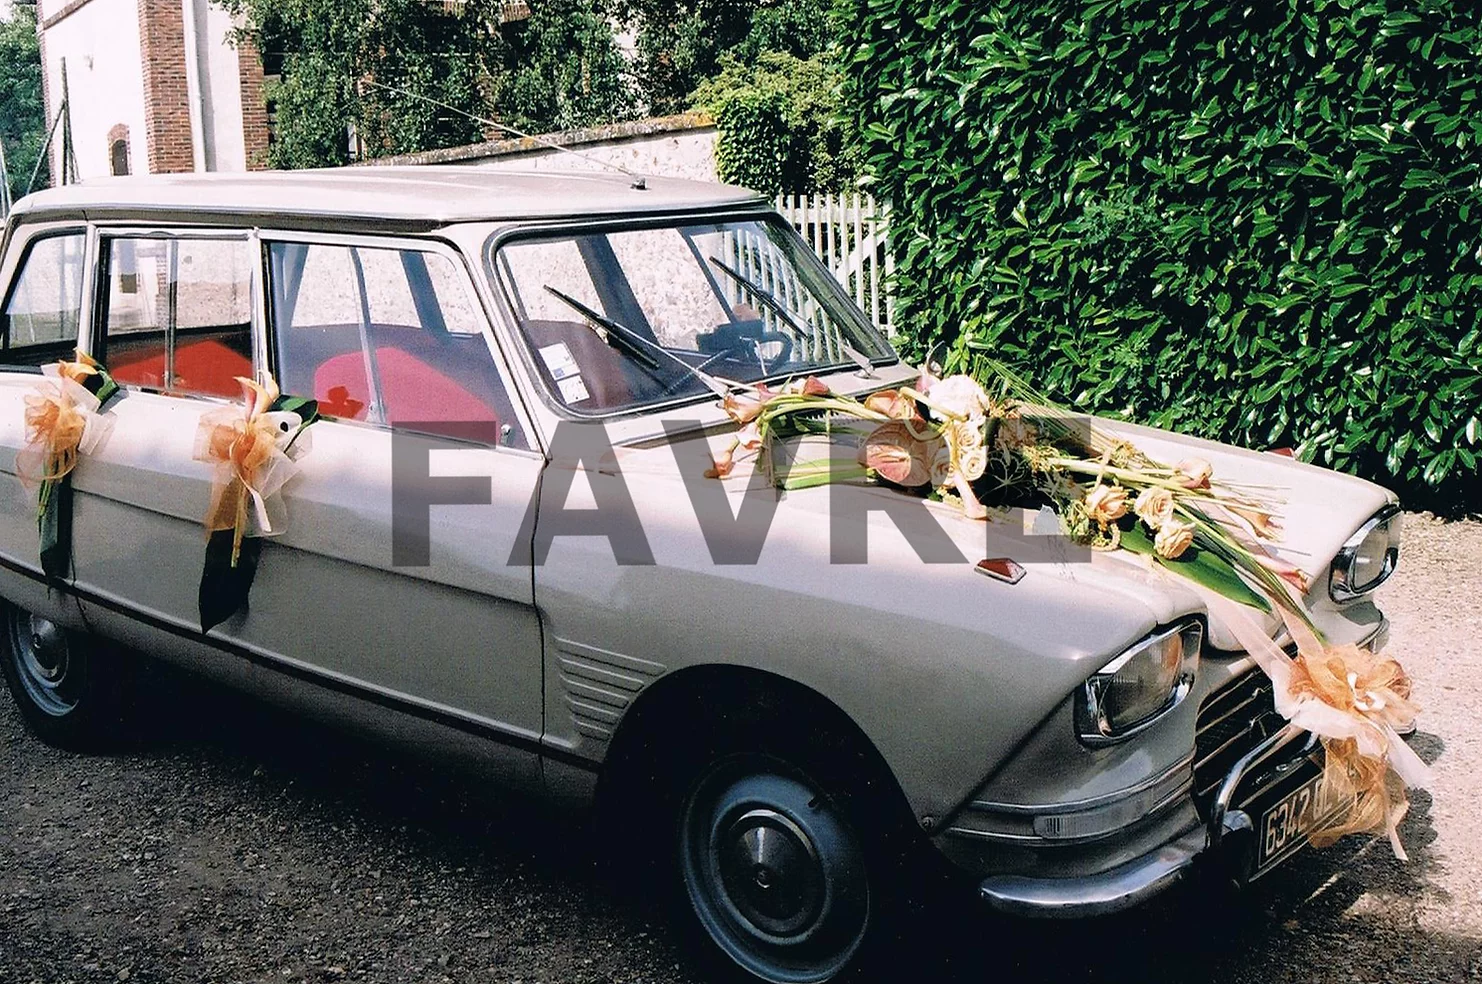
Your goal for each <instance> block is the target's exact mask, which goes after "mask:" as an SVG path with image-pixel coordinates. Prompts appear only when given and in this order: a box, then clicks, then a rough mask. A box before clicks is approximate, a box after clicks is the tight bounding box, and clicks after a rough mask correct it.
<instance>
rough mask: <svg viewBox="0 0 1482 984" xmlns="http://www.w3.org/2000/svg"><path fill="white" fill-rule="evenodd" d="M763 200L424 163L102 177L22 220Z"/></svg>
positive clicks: (619, 210) (19, 205)
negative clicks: (51, 215) (47, 216)
mask: <svg viewBox="0 0 1482 984" xmlns="http://www.w3.org/2000/svg"><path fill="white" fill-rule="evenodd" d="M638 185H641V186H642V187H638ZM757 204H764V200H763V199H762V198H761V196H759V195H758V194H757V193H756V192H754V191H748V190H746V189H744V188H737V187H734V186H732V185H723V184H714V183H710V182H705V181H689V180H683V179H678V178H659V177H644V178H642V179H641V181H640V180H637V179H635V177H634V176H631V175H628V174H623V173H616V172H613V173H604V172H588V171H554V170H550V171H503V170H493V169H490V168H483V167H477V166H466V165H465V166H459V165H442V166H438V165H417V166H385V167H343V168H325V169H318V170H302V171H249V172H236V173H223V172H214V173H190V174H151V175H138V176H132V177H118V178H96V179H88V180H86V181H83V182H80V183H78V184H71V185H64V186H62V187H58V188H52V189H48V190H46V191H40V192H36V193H35V194H32V195H29V196H27V197H25V198H23V199H21V200H20V201H18V202H16V204H15V209H14V214H15V216H16V217H17V218H20V217H22V216H24V215H28V214H29V215H32V216H34V217H38V218H39V217H41V214H43V213H64V214H72V215H76V214H79V213H80V214H82V215H84V216H86V217H88V218H93V217H96V216H102V215H105V214H125V215H131V216H138V215H155V214H188V215H224V214H225V215H253V216H300V217H332V218H342V219H352V220H353V219H381V220H387V221H391V222H395V223H398V224H403V223H405V224H414V225H421V226H437V225H446V224H449V223H454V222H470V221H487V220H501V219H554V218H576V217H593V216H620V215H632V214H651V213H654V212H675V211H693V210H708V209H717V208H727V207H734V206H740V205H757Z"/></svg>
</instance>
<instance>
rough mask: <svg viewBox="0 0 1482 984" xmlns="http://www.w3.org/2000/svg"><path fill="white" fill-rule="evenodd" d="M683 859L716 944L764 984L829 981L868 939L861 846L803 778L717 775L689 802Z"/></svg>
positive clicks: (731, 768)
mask: <svg viewBox="0 0 1482 984" xmlns="http://www.w3.org/2000/svg"><path fill="white" fill-rule="evenodd" d="M680 860H681V870H682V873H683V875H684V881H685V888H686V889H687V890H688V892H689V897H690V901H691V903H692V904H693V905H694V908H695V914H696V915H697V916H698V917H699V919H700V922H701V924H702V925H703V926H704V927H705V929H706V931H707V932H708V933H709V934H710V937H711V939H713V940H714V941H715V943H716V945H718V946H719V947H720V948H721V949H722V950H724V951H725V952H726V953H727V954H729V955H730V957H731V958H732V959H734V960H735V961H736V962H737V963H738V964H740V965H741V966H742V967H744V968H746V969H747V970H748V971H750V972H751V973H752V974H754V975H755V976H757V977H759V978H761V979H762V980H765V981H772V982H777V984H805V982H816V981H826V980H829V979H830V978H832V977H834V976H835V975H836V974H837V973H838V972H839V970H841V969H842V968H843V967H844V965H845V964H847V963H848V962H849V960H850V958H851V957H852V956H853V955H854V952H855V951H856V950H857V949H858V948H859V945H860V943H861V942H862V941H863V939H864V935H865V929H866V927H867V926H868V923H869V918H870V900H869V895H870V892H869V883H868V880H867V878H866V875H865V865H864V859H863V857H862V855H861V853H860V850H859V846H858V843H857V840H856V838H855V836H854V834H853V833H852V831H850V830H849V828H848V827H847V826H846V825H845V823H844V822H843V820H842V818H841V817H840V816H839V815H838V814H837V813H836V812H835V810H834V808H833V807H832V805H831V804H830V803H829V801H828V800H827V799H826V798H825V797H823V796H821V795H820V794H819V793H818V792H817V791H815V790H813V789H811V788H809V786H808V785H807V784H806V783H804V782H802V781H800V780H798V779H795V778H792V777H790V776H782V775H776V774H772V773H769V772H747V771H746V770H744V769H740V768H738V767H737V766H736V765H735V764H731V765H723V766H718V767H717V768H715V769H713V770H712V771H711V773H710V774H709V775H708V776H707V777H705V778H704V779H702V780H701V781H700V782H698V783H696V785H695V787H694V789H693V790H692V791H691V793H690V795H689V797H688V799H687V800H686V803H685V810H684V817H683V825H682V828H681V855H680Z"/></svg>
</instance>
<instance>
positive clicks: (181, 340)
mask: <svg viewBox="0 0 1482 984" xmlns="http://www.w3.org/2000/svg"><path fill="white" fill-rule="evenodd" d="M256 252H257V247H256V243H255V240H254V238H253V237H252V235H251V233H250V232H249V231H247V230H232V229H220V230H204V229H202V230H168V229H157V228H156V229H142V228H104V229H101V230H99V231H98V233H97V235H96V255H97V257H98V261H97V275H96V285H95V289H94V292H93V303H92V310H91V332H90V334H89V348H90V351H91V353H92V354H93V355H94V356H95V357H96V358H98V359H99V360H101V361H102V362H103V363H105V364H106V365H107V366H108V367H109V369H110V371H111V372H112V373H113V376H114V379H115V380H116V381H117V382H118V383H119V384H120V386H121V387H122V392H121V393H120V394H119V395H118V396H117V397H115V398H114V399H113V400H112V401H110V402H109V404H108V407H107V413H108V416H109V417H111V418H112V420H113V428H112V432H111V434H110V435H109V437H108V439H107V440H106V441H105V442H104V443H103V445H102V446H101V447H100V448H99V449H98V450H97V451H95V452H94V453H92V454H89V455H87V456H86V458H85V459H84V460H83V461H82V462H81V463H80V464H79V465H78V468H77V471H76V472H75V474H74V477H73V486H74V489H75V497H74V505H73V544H72V546H73V574H74V578H75V583H76V585H77V588H78V590H79V593H80V594H81V595H82V597H83V598H84V608H85V610H88V611H90V612H92V613H93V614H94V615H95V616H96V617H97V618H98V619H99V620H100V622H101V621H107V623H108V625H109V627H110V629H112V630H113V631H118V632H120V633H122V634H123V635H124V636H125V638H126V639H127V640H128V641H129V642H132V643H134V644H137V645H140V646H144V647H148V648H152V649H153V648H159V649H164V650H167V651H170V652H174V653H178V654H180V655H189V654H191V653H192V652H193V649H192V648H191V647H192V643H193V642H196V641H198V640H195V639H194V638H193V637H194V636H198V635H199V631H198V629H199V619H198V617H197V615H196V589H197V586H198V584H199V580H200V574H201V567H202V560H203V548H204V544H205V539H204V537H205V533H204V531H203V527H202V520H203V518H204V515H205V512H204V507H205V504H206V503H208V502H209V501H210V495H211V477H212V472H211V469H210V468H209V467H208V466H206V465H204V464H202V463H200V462H197V461H195V460H194V457H193V451H194V446H195V431H196V424H197V421H198V420H199V419H200V416H201V414H202V413H204V412H206V411H208V410H212V409H216V408H218V407H221V406H224V405H226V404H227V403H228V402H230V401H232V400H235V399H237V398H238V397H237V393H238V392H239V386H238V384H237V382H236V380H235V377H237V376H240V375H248V376H251V375H252V374H253V372H254V366H255V357H254V344H253V322H254V320H255V316H254V308H255V306H256V304H255V301H254V298H255V296H256V292H257V289H258V286H259V274H258V273H257V266H258V264H257V262H256Z"/></svg>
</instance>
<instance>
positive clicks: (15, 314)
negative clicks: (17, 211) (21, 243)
mask: <svg viewBox="0 0 1482 984" xmlns="http://www.w3.org/2000/svg"><path fill="white" fill-rule="evenodd" d="M84 242H85V241H84V238H83V234H82V233H80V232H77V233H67V234H64V235H59V236H46V237H44V238H41V239H38V240H36V241H35V242H33V243H31V245H30V247H29V248H28V249H27V251H26V256H25V259H23V260H22V261H21V264H20V267H19V270H20V273H19V275H18V276H17V277H16V278H15V281H14V287H13V288H12V290H11V292H10V296H9V297H7V298H6V299H5V308H4V324H3V327H0V332H3V336H4V338H3V341H4V347H5V358H4V361H5V362H8V363H11V364H12V365H42V364H44V363H47V362H54V361H56V360H57V359H61V358H71V357H72V353H73V350H74V349H76V347H77V329H78V321H79V318H80V317H81V312H82V274H83V257H84V253H85V249H84Z"/></svg>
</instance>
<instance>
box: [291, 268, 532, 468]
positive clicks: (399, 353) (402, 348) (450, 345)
mask: <svg viewBox="0 0 1482 984" xmlns="http://www.w3.org/2000/svg"><path fill="white" fill-rule="evenodd" d="M268 283H269V295H270V298H271V306H272V314H271V321H272V332H273V343H274V346H275V351H276V355H277V363H278V381H279V383H280V384H281V386H282V387H283V390H284V392H287V393H294V394H297V395H302V396H312V397H313V398H314V399H316V400H318V401H319V409H320V412H321V413H324V414H327V415H329V416H333V417H340V418H344V419H349V420H364V421H368V422H371V423H378V424H387V425H390V426H391V427H395V428H403V429H408V430H415V431H421V432H425V433H433V434H444V435H447V436H452V437H461V438H469V439H475V440H486V441H488V442H489V443H495V442H496V441H497V442H498V443H500V444H503V445H504V446H506V447H518V448H528V447H529V446H530V445H529V442H528V439H527V438H526V436H525V433H524V430H523V429H522V428H521V426H520V423H519V420H518V418H516V416H515V413H514V406H513V403H512V401H511V399H510V395H509V393H508V391H507V390H506V389H505V386H504V383H503V381H502V380H501V379H500V376H499V370H498V368H497V367H496V366H495V363H494V359H493V356H492V355H491V354H490V352H489V348H488V344H487V343H486V342H485V338H484V332H483V325H484V318H483V313H482V311H481V309H480V308H479V306H478V300H477V298H476V297H474V295H473V293H472V288H471V287H470V285H469V284H468V280H467V276H466V273H465V271H464V270H463V269H462V268H461V267H459V266H458V265H457V264H456V263H454V262H453V260H451V259H449V258H448V257H447V256H445V255H444V254H442V253H438V252H434V251H432V250H418V249H393V248H386V247H378V246H340V245H329V244H322V243H294V242H274V243H269V244H268Z"/></svg>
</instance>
